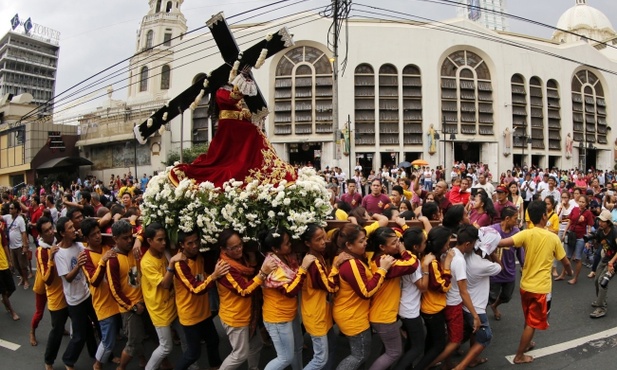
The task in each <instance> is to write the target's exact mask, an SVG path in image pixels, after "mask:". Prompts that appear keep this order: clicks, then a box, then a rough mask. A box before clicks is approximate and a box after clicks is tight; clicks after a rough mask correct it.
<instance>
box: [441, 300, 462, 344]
mask: <svg viewBox="0 0 617 370" xmlns="http://www.w3.org/2000/svg"><path fill="white" fill-rule="evenodd" d="M444 314H445V315H446V325H447V327H448V342H450V343H462V342H463V332H464V329H465V321H464V320H463V303H459V304H457V305H456V306H446V308H445V309H444Z"/></svg>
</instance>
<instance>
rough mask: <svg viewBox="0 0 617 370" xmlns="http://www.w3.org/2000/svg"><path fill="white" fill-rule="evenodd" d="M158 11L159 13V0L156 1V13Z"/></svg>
mask: <svg viewBox="0 0 617 370" xmlns="http://www.w3.org/2000/svg"><path fill="white" fill-rule="evenodd" d="M160 11H161V0H158V1H157V2H156V12H157V13H158V12H160Z"/></svg>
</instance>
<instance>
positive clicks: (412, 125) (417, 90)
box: [403, 64, 423, 145]
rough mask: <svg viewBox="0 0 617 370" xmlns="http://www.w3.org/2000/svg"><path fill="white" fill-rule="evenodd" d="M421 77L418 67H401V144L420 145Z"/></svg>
mask: <svg viewBox="0 0 617 370" xmlns="http://www.w3.org/2000/svg"><path fill="white" fill-rule="evenodd" d="M422 136H423V135H422V79H421V76H420V68H418V66H415V65H412V64H410V65H407V66H405V68H403V144H405V145H422Z"/></svg>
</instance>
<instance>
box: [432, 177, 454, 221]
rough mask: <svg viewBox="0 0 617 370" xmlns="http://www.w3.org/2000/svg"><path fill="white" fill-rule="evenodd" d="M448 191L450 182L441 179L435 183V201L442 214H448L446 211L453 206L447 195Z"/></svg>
mask: <svg viewBox="0 0 617 370" xmlns="http://www.w3.org/2000/svg"><path fill="white" fill-rule="evenodd" d="M447 191H448V184H446V182H445V181H439V182H438V183H437V184H436V185H435V191H434V192H433V194H434V196H435V203H437V204H438V205H439V208H440V209H441V213H442V214H444V215H445V214H446V211H447V210H448V209H450V207H452V203H450V200H448V197H446V192H447Z"/></svg>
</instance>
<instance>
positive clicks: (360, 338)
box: [336, 328, 371, 370]
mask: <svg viewBox="0 0 617 370" xmlns="http://www.w3.org/2000/svg"><path fill="white" fill-rule="evenodd" d="M348 339H349V347H350V349H351V353H350V354H349V356H347V357H345V358H344V359H343V361H341V363H340V364H338V366H337V367H336V370H356V369H358V368H360V366H361V365H362V364H363V363H365V362H366V361H368V359H369V357H370V355H371V329H370V328H369V329H366V330H365V331H363V332H362V333H360V334H358V335H354V336H353V337H348Z"/></svg>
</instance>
